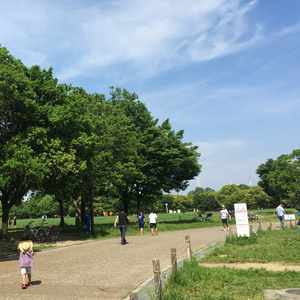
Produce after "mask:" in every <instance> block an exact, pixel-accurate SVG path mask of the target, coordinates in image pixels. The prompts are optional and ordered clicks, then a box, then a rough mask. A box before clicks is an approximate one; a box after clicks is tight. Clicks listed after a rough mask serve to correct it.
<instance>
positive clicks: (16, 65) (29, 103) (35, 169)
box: [0, 47, 48, 238]
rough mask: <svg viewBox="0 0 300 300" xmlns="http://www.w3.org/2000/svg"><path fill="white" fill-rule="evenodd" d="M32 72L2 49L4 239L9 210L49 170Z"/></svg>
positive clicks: (0, 107) (0, 123) (0, 156)
mask: <svg viewBox="0 0 300 300" xmlns="http://www.w3.org/2000/svg"><path fill="white" fill-rule="evenodd" d="M42 100H43V99H40V98H39V97H38V94H36V93H35V92H34V90H33V85H32V81H31V80H30V78H29V70H28V69H27V68H26V67H25V66H24V65H23V64H22V62H21V61H19V60H16V59H15V58H14V57H13V56H12V55H10V54H9V52H8V51H7V50H6V48H2V47H0V199H1V202H2V229H1V235H2V237H4V238H6V237H7V225H8V224H7V222H8V215H9V210H10V209H11V208H12V206H13V205H15V204H17V203H21V200H22V199H23V197H24V196H25V195H26V194H27V193H28V192H29V191H30V190H31V189H34V188H36V187H37V186H38V185H39V184H40V183H41V181H42V180H43V178H44V176H45V174H46V173H47V171H48V167H47V164H46V159H45V156H44V151H45V149H46V148H47V147H48V145H47V140H46V138H45V137H46V130H45V128H44V127H43V123H44V112H43V109H42V107H41V101H42Z"/></svg>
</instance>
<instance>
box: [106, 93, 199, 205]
mask: <svg viewBox="0 0 300 300" xmlns="http://www.w3.org/2000/svg"><path fill="white" fill-rule="evenodd" d="M110 101H111V103H112V104H113V105H117V106H119V107H121V108H123V110H124V112H125V114H126V116H127V117H128V118H129V119H130V120H131V124H132V125H133V126H134V128H135V131H136V135H135V143H136V154H137V156H136V157H135V158H134V159H133V160H132V163H133V165H134V167H135V173H134V175H133V174H132V172H130V173H128V174H127V175H126V176H124V177H123V179H124V180H125V182H126V184H123V186H120V185H119V187H118V189H119V190H120V191H121V192H120V194H121V199H122V201H123V203H124V205H125V207H126V206H128V205H129V202H130V201H131V203H132V204H135V205H136V209H137V210H139V209H140V207H141V206H145V204H146V203H149V202H150V203H151V202H152V203H154V202H155V199H158V198H160V197H162V192H163V191H164V192H166V193H168V192H170V191H171V190H176V191H179V190H181V189H185V188H186V187H187V186H188V181H189V180H190V179H192V178H194V177H195V176H197V175H198V174H199V172H200V169H201V167H200V165H199V164H198V161H197V159H198V156H199V154H198V153H197V151H196V149H197V147H194V146H192V145H191V144H190V143H183V142H182V138H183V131H179V132H177V133H175V132H174V131H173V130H172V128H171V125H170V123H169V120H166V121H164V122H163V123H162V124H161V125H158V120H154V119H153V118H152V116H151V114H150V112H149V111H148V110H147V108H146V106H145V105H144V104H143V103H141V102H140V101H138V97H137V95H136V94H134V93H133V94H130V93H129V92H127V91H126V90H123V91H122V90H121V89H115V90H112V93H111V99H110ZM129 199H130V201H129Z"/></svg>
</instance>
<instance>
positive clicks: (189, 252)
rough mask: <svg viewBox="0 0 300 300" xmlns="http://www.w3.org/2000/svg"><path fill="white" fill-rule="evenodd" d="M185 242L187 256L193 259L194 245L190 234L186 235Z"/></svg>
mask: <svg viewBox="0 0 300 300" xmlns="http://www.w3.org/2000/svg"><path fill="white" fill-rule="evenodd" d="M185 243H186V256H187V258H188V260H191V257H192V247H191V239H190V236H189V235H186V236H185Z"/></svg>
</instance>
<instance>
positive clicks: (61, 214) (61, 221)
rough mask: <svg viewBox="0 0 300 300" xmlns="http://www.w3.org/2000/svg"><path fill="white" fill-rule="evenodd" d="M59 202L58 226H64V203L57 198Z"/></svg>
mask: <svg viewBox="0 0 300 300" xmlns="http://www.w3.org/2000/svg"><path fill="white" fill-rule="evenodd" d="M58 203H59V211H60V224H59V226H60V227H64V226H65V225H66V224H65V219H64V203H63V201H62V200H61V199H59V200H58Z"/></svg>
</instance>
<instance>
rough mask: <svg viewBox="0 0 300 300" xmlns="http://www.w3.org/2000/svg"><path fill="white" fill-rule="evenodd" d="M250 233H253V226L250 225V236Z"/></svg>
mask: <svg viewBox="0 0 300 300" xmlns="http://www.w3.org/2000/svg"><path fill="white" fill-rule="evenodd" d="M252 231H253V226H252V225H250V234H251V232H252Z"/></svg>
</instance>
